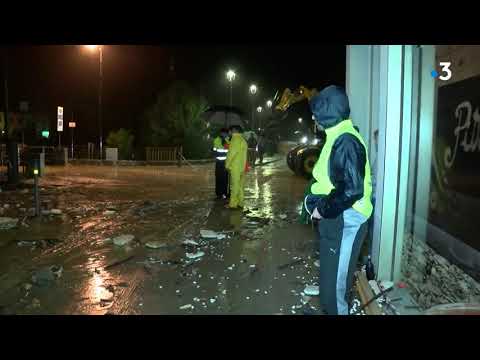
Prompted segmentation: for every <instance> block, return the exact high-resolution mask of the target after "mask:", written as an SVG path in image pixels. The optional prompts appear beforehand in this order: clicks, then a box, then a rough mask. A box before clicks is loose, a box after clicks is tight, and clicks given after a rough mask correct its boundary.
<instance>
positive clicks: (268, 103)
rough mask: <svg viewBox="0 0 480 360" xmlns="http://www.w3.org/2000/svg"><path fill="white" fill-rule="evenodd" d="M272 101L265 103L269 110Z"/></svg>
mask: <svg viewBox="0 0 480 360" xmlns="http://www.w3.org/2000/svg"><path fill="white" fill-rule="evenodd" d="M272 104H273V103H272V100H268V101H267V107H268V108H269V109H270V108H271V107H272Z"/></svg>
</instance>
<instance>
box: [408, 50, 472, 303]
mask: <svg viewBox="0 0 480 360" xmlns="http://www.w3.org/2000/svg"><path fill="white" fill-rule="evenodd" d="M422 56H424V54H423V49H422V48H421V47H418V48H416V49H415V56H414V80H415V81H414V82H413V87H414V88H413V99H414V100H413V101H414V104H413V106H412V113H413V116H412V126H411V142H410V157H409V162H410V164H409V176H408V200H407V203H408V204H407V214H406V215H407V217H406V218H407V220H406V226H405V239H404V251H403V258H402V260H403V261H402V273H403V275H404V276H405V278H406V279H407V281H408V282H409V284H410V285H411V287H412V289H413V292H414V293H415V294H414V295H416V296H417V301H418V302H419V304H420V305H421V306H422V307H429V306H432V305H437V304H440V303H452V302H469V301H474V300H475V301H477V302H478V297H479V296H480V287H479V286H478V283H477V281H479V280H480V236H479V234H480V91H479V89H480V47H479V46H461V45H455V46H435V64H434V66H435V68H433V69H432V68H428V67H427V66H424V64H425V63H424V61H422ZM440 63H449V65H447V67H448V68H449V69H450V70H451V77H450V78H449V79H448V80H441V79H440V76H442V75H447V74H446V73H445V74H443V73H442V67H443V66H445V65H440ZM428 76H431V77H434V78H435V85H434V87H433V89H432V91H433V97H430V95H432V94H426V93H425V91H428V89H427V90H425V89H426V88H425V84H422V79H425V78H426V77H428ZM445 77H446V78H448V76H445ZM429 99H433V101H429ZM428 109H430V110H432V109H433V111H430V112H431V113H432V114H433V117H431V118H428V117H425V116H423V117H422V113H424V112H425V111H426V110H428ZM429 121H431V126H430V127H429V126H426V122H427V123H428V122H429ZM428 147H430V148H428ZM425 152H426V153H427V154H428V157H425ZM430 153H431V156H430ZM425 191H428V193H425ZM466 274H468V275H466ZM475 280H476V281H475Z"/></svg>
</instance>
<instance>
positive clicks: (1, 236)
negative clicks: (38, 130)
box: [0, 158, 318, 314]
mask: <svg viewBox="0 0 480 360" xmlns="http://www.w3.org/2000/svg"><path fill="white" fill-rule="evenodd" d="M305 183H306V182H305V180H303V179H300V178H297V177H295V176H293V175H292V174H291V172H290V171H289V170H288V168H287V167H286V165H285V163H284V159H282V158H280V159H273V158H272V159H268V160H267V164H265V165H263V166H259V167H256V168H254V169H253V170H252V171H251V172H250V173H249V174H248V176H247V182H246V189H245V197H246V210H245V211H244V212H242V211H239V210H233V211H232V210H227V209H225V208H224V206H223V205H224V204H223V203H220V202H218V201H215V200H213V194H214V172H213V165H211V164H210V165H201V166H195V168H193V169H192V168H190V167H182V168H177V167H110V166H68V167H65V168H63V167H58V168H54V167H52V168H48V169H47V172H46V175H45V176H44V177H43V178H42V180H41V188H42V189H43V190H42V197H41V198H42V206H43V208H45V209H48V208H50V209H51V208H56V209H60V210H61V211H62V215H45V216H42V217H41V218H40V219H38V218H30V217H26V212H25V211H23V209H22V208H26V209H28V208H30V207H32V206H33V204H32V194H31V189H29V190H28V191H24V192H20V191H17V192H15V193H12V192H10V193H7V192H4V193H0V205H3V204H6V203H7V204H9V205H10V208H9V209H6V210H5V213H4V215H3V216H10V217H16V218H20V219H21V220H24V221H23V225H21V226H20V227H19V228H18V229H14V230H8V231H4V230H3V231H1V232H0V274H1V275H0V306H1V307H0V310H1V311H2V312H3V313H10V314H280V313H283V314H292V313H295V314H299V313H302V302H301V294H300V293H301V291H302V290H303V288H304V287H305V285H308V284H312V283H314V282H315V281H316V273H317V269H316V268H315V267H314V266H313V261H314V259H313V258H312V257H311V255H312V254H313V233H312V231H311V229H310V228H309V227H308V226H302V225H299V224H296V220H297V213H298V211H299V207H300V204H301V197H302V194H303V190H304V186H305ZM17 203H18V204H21V205H20V207H18V208H17V206H16V205H17ZM107 210H109V211H114V213H112V214H111V215H108V214H107V213H105V211H107ZM280 214H286V215H288V218H287V219H286V220H282V219H280V217H279V215H280ZM200 229H210V230H213V231H218V232H224V233H225V234H226V236H227V237H226V238H225V239H221V240H219V239H213V240H212V239H202V238H201V237H200V234H199V232H200ZM122 234H132V235H134V236H135V240H134V241H133V242H132V243H130V244H128V245H126V246H124V247H118V246H116V245H114V244H113V243H112V241H111V239H112V238H113V237H115V236H118V235H122ZM187 239H189V240H193V241H196V242H197V243H199V246H197V247H187V248H186V247H185V246H184V245H182V242H183V241H185V240H187ZM148 241H158V242H160V243H161V244H162V245H163V247H162V248H160V249H149V248H147V247H146V246H145V243H146V242H148ZM196 251H202V252H204V255H203V256H202V257H200V258H198V259H196V260H190V259H188V258H187V257H186V253H187V252H190V253H194V252H196ZM289 264H291V265H289ZM52 265H56V266H61V267H62V268H63V272H62V274H61V276H60V277H59V278H56V279H54V280H53V281H50V282H49V283H48V284H46V285H45V284H43V285H42V286H40V285H36V284H35V283H33V282H32V275H33V274H36V273H37V272H38V271H39V270H41V269H45V268H46V267H48V266H52ZM30 285H32V286H31V287H30ZM311 304H312V305H313V306H314V307H317V308H318V299H316V298H313V299H312V300H311ZM185 305H187V306H188V305H191V306H190V307H189V308H188V309H187V308H184V309H181V307H183V306H185Z"/></svg>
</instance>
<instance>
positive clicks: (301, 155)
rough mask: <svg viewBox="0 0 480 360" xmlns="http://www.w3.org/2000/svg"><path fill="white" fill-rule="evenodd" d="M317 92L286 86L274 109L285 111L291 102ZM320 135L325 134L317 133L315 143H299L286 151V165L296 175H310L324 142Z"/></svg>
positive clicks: (296, 101) (306, 97) (308, 97)
mask: <svg viewBox="0 0 480 360" xmlns="http://www.w3.org/2000/svg"><path fill="white" fill-rule="evenodd" d="M317 93H318V91H317V89H309V88H307V87H305V86H303V85H302V86H300V87H299V88H298V89H297V90H295V91H293V92H292V91H291V90H290V89H289V88H286V89H285V90H284V91H283V93H282V96H281V97H280V100H279V101H278V104H277V105H276V106H275V110H277V111H280V112H285V111H287V110H288V109H289V108H290V106H292V105H293V104H295V103H298V102H300V101H303V100H308V101H309V100H310V99H311V98H312V97H313V96H315V95H316V94H317ZM319 135H320V136H319ZM321 135H325V134H324V133H323V134H317V139H316V140H317V141H316V142H315V143H313V144H306V143H303V144H299V145H297V146H296V147H294V148H293V149H292V150H290V151H289V152H288V154H287V164H288V167H289V168H290V170H292V171H293V172H294V173H295V174H296V175H299V176H304V177H306V178H310V177H311V176H312V171H313V167H314V166H315V163H316V162H317V160H318V157H319V155H320V151H321V150H322V147H323V144H324V142H325V137H324V136H321Z"/></svg>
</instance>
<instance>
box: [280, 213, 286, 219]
mask: <svg viewBox="0 0 480 360" xmlns="http://www.w3.org/2000/svg"><path fill="white" fill-rule="evenodd" d="M287 217H288V216H287V215H286V214H280V219H282V220H285V219H286V218H287Z"/></svg>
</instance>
